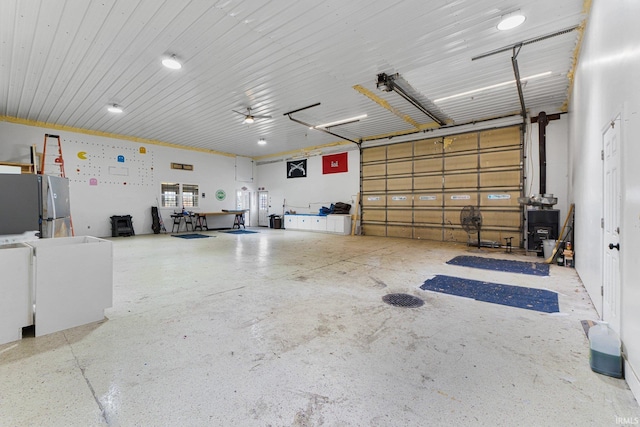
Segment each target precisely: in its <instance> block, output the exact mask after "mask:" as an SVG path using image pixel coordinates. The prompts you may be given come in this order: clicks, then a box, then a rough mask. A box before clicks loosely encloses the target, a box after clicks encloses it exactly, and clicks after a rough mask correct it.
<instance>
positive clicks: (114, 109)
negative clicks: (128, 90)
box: [107, 104, 123, 114]
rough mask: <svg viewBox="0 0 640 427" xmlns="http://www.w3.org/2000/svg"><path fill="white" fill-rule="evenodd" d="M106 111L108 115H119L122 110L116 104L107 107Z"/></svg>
mask: <svg viewBox="0 0 640 427" xmlns="http://www.w3.org/2000/svg"><path fill="white" fill-rule="evenodd" d="M107 111H108V112H110V113H116V114H119V113H122V111H123V110H122V107H121V106H119V105H118V104H111V105H109V106H108V107H107Z"/></svg>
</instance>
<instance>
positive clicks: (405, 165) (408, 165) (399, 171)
mask: <svg viewBox="0 0 640 427" xmlns="http://www.w3.org/2000/svg"><path fill="white" fill-rule="evenodd" d="M412 173H413V161H411V160H409V161H406V162H394V163H387V174H389V175H411V174H412Z"/></svg>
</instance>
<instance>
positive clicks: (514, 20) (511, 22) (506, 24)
mask: <svg viewBox="0 0 640 427" xmlns="http://www.w3.org/2000/svg"><path fill="white" fill-rule="evenodd" d="M525 19H527V18H525V16H524V15H523V14H522V13H521V12H520V11H519V10H518V11H516V12H513V13H509V14H507V15H503V16H502V18H501V19H500V22H499V23H498V29H499V30H500V31H507V30H511V29H513V28H516V27H518V26H520V25H522V23H523V22H524V21H525Z"/></svg>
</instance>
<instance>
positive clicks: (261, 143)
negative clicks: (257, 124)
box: [258, 138, 267, 145]
mask: <svg viewBox="0 0 640 427" xmlns="http://www.w3.org/2000/svg"><path fill="white" fill-rule="evenodd" d="M266 144H267V140H266V139H264V138H260V139H259V140H258V145H266Z"/></svg>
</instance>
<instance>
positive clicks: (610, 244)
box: [609, 243, 620, 250]
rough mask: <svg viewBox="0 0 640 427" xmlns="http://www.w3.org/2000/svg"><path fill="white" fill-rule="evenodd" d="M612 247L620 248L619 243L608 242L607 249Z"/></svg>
mask: <svg viewBox="0 0 640 427" xmlns="http://www.w3.org/2000/svg"><path fill="white" fill-rule="evenodd" d="M613 248H616V249H617V250H620V243H616V244H615V245H614V244H613V243H609V249H613Z"/></svg>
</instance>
